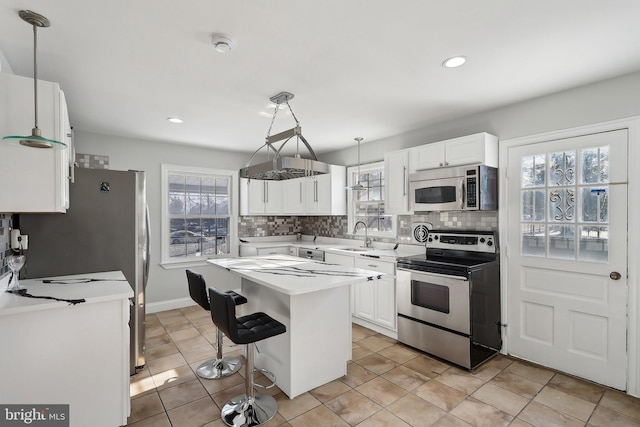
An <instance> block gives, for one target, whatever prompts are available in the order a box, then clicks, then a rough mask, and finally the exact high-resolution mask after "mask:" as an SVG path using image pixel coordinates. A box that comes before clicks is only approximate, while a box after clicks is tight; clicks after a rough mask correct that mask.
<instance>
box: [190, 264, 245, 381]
mask: <svg viewBox="0 0 640 427" xmlns="http://www.w3.org/2000/svg"><path fill="white" fill-rule="evenodd" d="M187 281H188V283H189V295H190V296H191V299H193V300H194V301H195V302H196V303H198V305H200V307H202V308H204V309H205V310H207V311H211V306H210V304H209V296H208V295H207V284H206V283H205V280H204V277H202V275H201V274H198V273H196V272H194V271H191V270H187ZM224 293H226V294H227V295H229V296H230V297H231V298H232V300H233V304H234V311H235V306H237V305H241V304H246V302H247V299H246V298H245V297H244V296H242V295H240V294H239V293H237V292H234V291H224ZM223 339H224V334H223V333H222V331H221V330H220V328H216V345H217V347H218V348H217V354H216V358H215V359H211V360H207V361H206V362H204V363H203V364H201V365H200V366H199V367H198V369H196V374H198V376H199V377H201V378H205V379H209V380H217V379H220V378H225V377H228V376H229V375H232V374H235V373H236V372H238V371H239V370H240V368H241V367H242V362H241V361H240V359H238V358H237V357H225V356H223V355H222V347H223Z"/></svg>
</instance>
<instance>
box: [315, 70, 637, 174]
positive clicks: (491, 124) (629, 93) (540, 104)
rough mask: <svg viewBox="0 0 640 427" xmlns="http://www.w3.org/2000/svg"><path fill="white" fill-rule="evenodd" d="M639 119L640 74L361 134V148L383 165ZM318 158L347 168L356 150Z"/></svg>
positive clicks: (366, 160) (363, 153) (362, 155)
mask: <svg viewBox="0 0 640 427" xmlns="http://www.w3.org/2000/svg"><path fill="white" fill-rule="evenodd" d="M638 115H640V72H637V73H632V74H628V75H625V76H622V77H618V78H615V79H610V80H604V81H602V82H598V83H595V84H591V85H587V86H581V87H577V88H574V89H570V90H566V91H563V92H558V93H554V94H551V95H547V96H543V97H540V98H535V99H532V100H529V101H525V102H521V103H518V104H513V105H509V106H507V107H502V108H498V109H494V110H489V111H485V112H482V113H479V114H474V115H471V116H467V117H464V118H461V119H458V120H452V121H448V122H443V123H439V124H435V125H430V126H428V127H425V128H422V129H418V130H415V131H412V132H407V133H403V134H401V135H396V136H392V137H389V138H384V139H381V140H377V141H372V142H367V139H366V137H367V130H366V129H359V130H357V133H358V134H359V135H362V136H363V137H364V138H365V140H364V142H363V143H362V144H361V145H360V161H361V162H362V163H371V162H374V161H379V160H382V158H383V155H384V153H385V152H387V151H394V150H400V149H403V148H408V147H414V146H416V145H422V144H428V143H430V142H436V141H442V140H445V139H450V138H456V137H459V136H464V135H470V134H473V133H478V132H489V133H491V134H493V135H496V136H497V137H498V138H499V139H501V140H506V139H510V138H516V137H521V136H528V135H534V134H538V133H543V132H548V131H552V130H559V129H567V128H572V127H577V126H582V125H589V124H593V123H599V122H605V121H609V120H614V119H621V118H626V117H631V116H638ZM318 157H319V158H320V160H322V161H323V162H328V163H336V164H341V165H346V166H350V165H355V164H356V163H357V151H356V148H355V144H354V147H353V148H349V149H346V150H337V151H332V152H329V153H323V154H322V155H319V156H318Z"/></svg>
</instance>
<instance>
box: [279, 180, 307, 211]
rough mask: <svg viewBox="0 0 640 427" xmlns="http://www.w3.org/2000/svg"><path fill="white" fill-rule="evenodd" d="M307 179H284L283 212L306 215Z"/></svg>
mask: <svg viewBox="0 0 640 427" xmlns="http://www.w3.org/2000/svg"><path fill="white" fill-rule="evenodd" d="M306 185H307V179H305V178H296V179H287V180H285V181H282V192H283V197H282V213H283V214H287V215H304V213H305V209H304V199H305V196H304V195H305V191H306Z"/></svg>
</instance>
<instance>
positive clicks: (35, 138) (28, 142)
mask: <svg viewBox="0 0 640 427" xmlns="http://www.w3.org/2000/svg"><path fill="white" fill-rule="evenodd" d="M18 15H19V16H20V18H21V19H22V20H23V21H25V22H27V23H28V24H30V25H32V26H33V104H34V116H35V117H34V126H33V129H31V135H28V136H20V135H10V136H5V137H4V138H2V139H3V140H6V141H9V142H17V143H19V144H20V145H22V146H25V147H31V148H57V149H61V148H67V144H65V143H64V142H61V141H56V140H55V139H48V138H44V137H42V131H41V130H40V128H39V127H38V61H37V58H36V51H37V49H38V27H41V28H45V27H48V26H49V25H50V23H49V20H48V19H47V18H45V17H44V16H42V15H40V14H37V13H35V12H32V11H30V10H21V11H20V12H18Z"/></svg>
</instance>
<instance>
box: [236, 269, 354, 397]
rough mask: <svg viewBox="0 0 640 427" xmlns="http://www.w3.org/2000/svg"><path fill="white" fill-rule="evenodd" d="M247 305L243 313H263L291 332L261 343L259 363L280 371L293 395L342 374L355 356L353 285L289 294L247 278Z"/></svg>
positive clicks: (278, 375)
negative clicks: (351, 293)
mask: <svg viewBox="0 0 640 427" xmlns="http://www.w3.org/2000/svg"><path fill="white" fill-rule="evenodd" d="M242 294H243V295H245V296H246V297H247V299H248V301H249V302H248V303H247V304H246V305H243V306H242V313H243V314H248V313H252V312H257V311H262V312H265V313H267V314H269V315H270V316H271V317H273V318H274V319H276V320H278V321H279V322H282V323H283V324H284V325H285V326H286V328H287V332H286V333H284V334H282V335H278V336H276V337H272V338H269V339H267V340H263V341H260V342H258V343H257V348H258V352H256V366H257V367H259V368H263V369H268V370H270V371H272V372H273V373H274V374H275V375H276V380H277V385H278V387H279V388H280V389H281V390H282V391H283V392H284V393H285V394H286V395H287V396H289V398H292V399H293V398H294V397H296V396H298V395H300V394H302V393H305V392H307V391H309V390H312V389H314V388H316V387H319V386H321V385H323V384H326V383H329V382H331V381H333V380H335V379H338V378H341V377H343V376H344V375H346V373H347V362H348V361H349V360H350V359H351V311H350V299H349V298H350V291H349V286H341V287H337V288H331V289H327V290H323V291H317V292H310V293H305V294H299V295H285V294H283V293H280V292H277V291H274V290H272V289H269V288H267V287H265V286H262V285H259V284H256V283H254V282H251V281H250V280H247V279H243V280H242Z"/></svg>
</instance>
